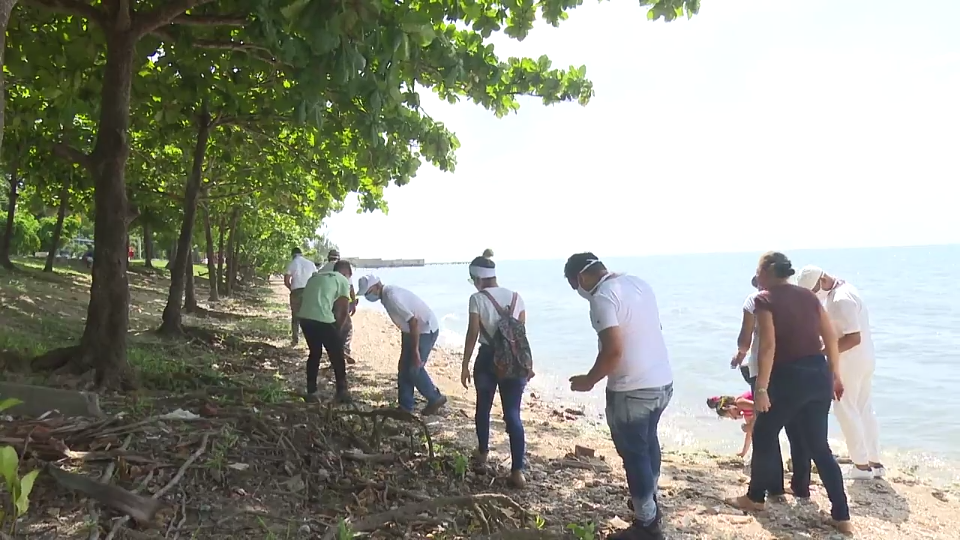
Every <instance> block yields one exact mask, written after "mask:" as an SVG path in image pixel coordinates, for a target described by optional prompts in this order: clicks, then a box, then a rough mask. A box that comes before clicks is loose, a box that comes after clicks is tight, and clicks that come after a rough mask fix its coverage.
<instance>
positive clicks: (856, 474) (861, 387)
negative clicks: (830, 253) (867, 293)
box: [797, 266, 886, 480]
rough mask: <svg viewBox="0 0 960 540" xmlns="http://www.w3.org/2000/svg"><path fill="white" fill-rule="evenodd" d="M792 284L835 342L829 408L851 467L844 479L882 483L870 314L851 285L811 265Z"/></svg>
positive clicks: (882, 474) (858, 293) (884, 472)
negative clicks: (839, 393)
mask: <svg viewBox="0 0 960 540" xmlns="http://www.w3.org/2000/svg"><path fill="white" fill-rule="evenodd" d="M797 285H799V286H801V287H804V288H806V289H810V290H811V291H813V292H814V294H816V295H817V297H819V298H820V300H821V301H822V302H823V303H824V308H825V309H826V310H827V314H828V315H830V320H831V321H833V326H834V329H835V330H836V333H837V337H838V338H839V348H840V378H841V379H842V380H843V397H842V398H840V400H839V401H837V402H836V404H835V405H834V406H833V412H834V414H836V415H837V420H838V421H839V422H840V429H841V431H843V438H844V439H846V442H847V450H848V451H849V452H850V459H851V460H852V461H853V463H854V466H853V468H852V469H851V470H850V472H849V473H844V477H845V478H852V479H854V480H858V479H859V480H866V479H870V478H882V477H883V476H884V475H885V474H886V469H885V468H884V466H883V464H882V463H881V462H880V429H879V426H878V425H877V416H876V414H875V413H874V412H873V399H872V390H873V372H874V370H875V369H876V357H875V354H874V349H873V339H872V338H871V336H870V314H869V313H868V311H867V306H866V305H865V304H864V303H863V299H862V298H861V297H860V291H858V290H857V288H856V287H854V286H853V285H852V284H851V283H848V282H846V281H844V280H842V279H838V278H835V277H833V276H831V275H829V274H827V273H826V272H824V271H823V270H822V269H821V268H819V267H816V266H805V267H803V269H802V270H800V275H799V277H797Z"/></svg>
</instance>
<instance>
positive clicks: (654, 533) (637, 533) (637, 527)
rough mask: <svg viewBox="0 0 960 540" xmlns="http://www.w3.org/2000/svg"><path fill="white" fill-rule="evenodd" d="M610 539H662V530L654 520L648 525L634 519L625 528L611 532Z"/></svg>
mask: <svg viewBox="0 0 960 540" xmlns="http://www.w3.org/2000/svg"><path fill="white" fill-rule="evenodd" d="M607 538H609V539H610V540H664V539H665V538H666V537H665V536H664V535H663V530H661V529H660V524H659V523H657V521H656V520H654V521H653V523H651V524H649V525H644V524H643V523H640V522H639V521H634V522H633V524H632V525H630V526H629V527H627V528H626V529H624V530H622V531H619V532H616V533H613V534H611V535H610V536H608V537H607Z"/></svg>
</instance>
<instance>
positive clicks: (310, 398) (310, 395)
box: [303, 390, 320, 403]
mask: <svg viewBox="0 0 960 540" xmlns="http://www.w3.org/2000/svg"><path fill="white" fill-rule="evenodd" d="M303 400H304V401H306V402H307V403H320V392H319V391H318V390H314V391H313V392H307V395H305V396H304V397H303Z"/></svg>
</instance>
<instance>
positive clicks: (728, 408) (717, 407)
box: [707, 392, 754, 457]
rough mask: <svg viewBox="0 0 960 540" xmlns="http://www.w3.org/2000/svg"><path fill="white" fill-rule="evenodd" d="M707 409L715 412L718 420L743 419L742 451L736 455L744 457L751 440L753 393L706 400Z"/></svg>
mask: <svg viewBox="0 0 960 540" xmlns="http://www.w3.org/2000/svg"><path fill="white" fill-rule="evenodd" d="M707 407H710V408H711V409H713V410H714V411H716V413H717V416H719V417H720V418H729V419H731V420H739V419H741V418H742V419H743V427H742V428H741V429H742V430H743V433H744V437H743V449H742V450H740V452H739V453H738V454H737V455H738V456H740V457H746V455H747V452H748V451H749V450H750V442H751V440H752V439H753V420H754V418H753V392H746V393H744V394H743V395H741V396H738V397H734V396H717V397H712V398H709V399H707Z"/></svg>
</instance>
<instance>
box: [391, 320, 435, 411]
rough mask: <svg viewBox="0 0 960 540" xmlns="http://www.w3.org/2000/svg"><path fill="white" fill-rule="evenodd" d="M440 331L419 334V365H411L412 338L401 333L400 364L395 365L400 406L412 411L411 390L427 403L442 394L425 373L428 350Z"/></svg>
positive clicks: (430, 349)
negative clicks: (416, 366) (417, 366)
mask: <svg viewBox="0 0 960 540" xmlns="http://www.w3.org/2000/svg"><path fill="white" fill-rule="evenodd" d="M438 337H440V332H439V331H437V332H433V333H430V334H420V347H419V349H420V367H419V368H415V367H414V366H413V359H412V356H413V354H412V353H413V340H412V339H411V338H410V334H406V333H404V334H401V337H400V364H399V365H398V366H397V367H398V371H397V401H398V402H399V403H400V408H401V409H403V410H405V411H408V412H413V407H414V405H415V404H416V401H415V400H414V396H413V390H414V389H416V390H417V391H418V392H420V395H422V396H423V397H424V398H426V399H427V403H428V404H433V403H436V402H437V400H439V399H440V398H441V397H443V396H442V394H440V389H438V388H437V385H435V384H433V380H432V379H431V378H430V374H429V373H427V359H428V358H430V351H432V350H433V346H434V345H435V344H436V343H437V338H438Z"/></svg>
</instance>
